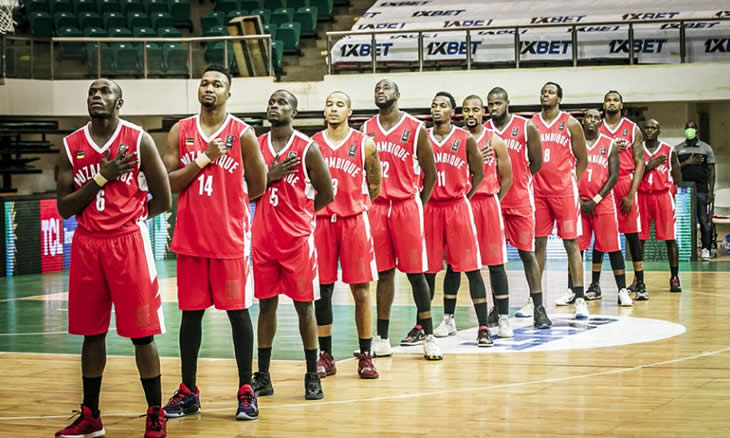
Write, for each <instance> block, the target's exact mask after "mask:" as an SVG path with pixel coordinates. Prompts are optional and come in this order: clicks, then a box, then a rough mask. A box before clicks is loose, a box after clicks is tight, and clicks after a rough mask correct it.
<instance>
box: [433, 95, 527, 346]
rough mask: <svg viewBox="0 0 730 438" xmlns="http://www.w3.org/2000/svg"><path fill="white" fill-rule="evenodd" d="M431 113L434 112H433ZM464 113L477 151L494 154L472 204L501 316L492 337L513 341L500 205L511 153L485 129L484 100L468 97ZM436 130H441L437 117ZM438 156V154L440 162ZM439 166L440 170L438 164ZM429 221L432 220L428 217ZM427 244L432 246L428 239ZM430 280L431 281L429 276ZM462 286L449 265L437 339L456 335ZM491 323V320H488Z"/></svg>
mask: <svg viewBox="0 0 730 438" xmlns="http://www.w3.org/2000/svg"><path fill="white" fill-rule="evenodd" d="M431 111H432V112H433V109H432V110H431ZM462 113H463V115H464V125H465V126H466V128H467V129H468V130H469V133H470V134H471V135H472V137H473V138H474V139H475V142H476V147H477V149H478V150H479V151H482V153H483V154H484V153H486V152H491V153H490V154H489V156H488V157H486V158H483V159H482V160H480V161H482V162H483V168H484V179H483V180H482V182H481V184H478V185H474V181H472V188H473V187H477V189H476V191H474V190H471V191H470V192H469V193H470V194H472V193H473V195H472V197H471V198H470V204H471V208H472V211H473V214H474V222H475V225H476V233H477V241H478V243H479V250H480V257H481V261H482V265H487V266H488V267H489V279H490V281H491V284H492V298H493V299H494V303H495V307H494V309H496V310H495V311H494V314H495V316H496V315H498V316H497V318H498V322H497V324H495V325H494V327H493V330H491V331H490V333H489V334H490V335H492V334H494V335H499V337H500V338H509V337H512V336H514V334H513V332H512V329H511V327H510V323H509V317H508V313H509V301H508V299H509V295H508V294H509V287H508V283H507V272H506V271H505V269H504V264H505V263H507V247H506V243H505V239H504V222H503V220H502V210H501V208H500V204H499V201H500V198H504V195H506V194H507V191H508V190H509V188H510V186H511V184H512V165H511V163H510V158H509V152H507V147H506V146H505V145H504V142H503V141H502V139H501V138H499V137H498V136H497V135H495V134H494V132H493V131H491V130H489V129H487V128H485V127H484V126H483V125H482V123H483V117H484V102H483V101H482V99H481V98H480V97H479V96H477V95H471V96H468V97H467V98H466V99H464V102H463V104H462ZM434 126H435V127H436V126H437V124H436V117H435V116H434ZM467 144H468V143H467ZM434 150H436V145H434ZM438 156H439V155H438V154H436V157H437V158H438ZM470 164H471V162H470ZM436 165H437V166H439V162H438V160H437V164H436ZM472 180H473V177H472ZM440 189H441V187H440V186H437V187H436V190H435V191H434V196H436V195H435V192H436V191H438V190H440ZM426 217H427V218H428V216H426ZM459 234H460V233H458V232H457V231H456V230H453V229H450V230H449V233H448V234H447V238H449V237H452V236H453V235H459ZM462 235H464V234H462ZM426 241H427V242H428V239H426ZM467 275H468V274H467ZM426 279H427V280H428V275H427V276H426ZM480 279H481V277H480ZM472 284H473V282H472V281H471V280H470V282H469V285H470V291H471V285H472ZM477 284H478V283H477ZM460 285H461V274H459V273H458V272H454V270H453V267H452V266H451V265H449V266H448V269H447V271H446V276H445V277H444V320H443V321H442V322H441V324H439V326H438V327H437V328H436V329H435V330H434V335H435V336H439V335H442V336H448V335H450V334H452V333H453V334H456V324H455V322H454V315H453V314H454V310H455V309H456V293H457V292H458V290H459V286H460ZM485 295H486V294H485ZM472 300H473V302H474V307H475V310H476V311H477V316H480V313H479V312H480V311H481V310H482V309H480V308H479V307H478V306H481V303H479V302H478V300H479V298H478V297H477V298H472ZM485 305H486V303H485ZM488 320H489V318H487V321H488ZM480 324H481V323H480ZM477 344H478V345H479V346H481V345H483V344H482V343H479V340H478V342H477Z"/></svg>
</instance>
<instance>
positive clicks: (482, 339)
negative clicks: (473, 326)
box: [477, 326, 494, 347]
mask: <svg viewBox="0 0 730 438" xmlns="http://www.w3.org/2000/svg"><path fill="white" fill-rule="evenodd" d="M493 346H494V341H493V340H492V337H491V336H489V329H487V328H486V327H484V326H481V327H479V331H478V332H477V347H493Z"/></svg>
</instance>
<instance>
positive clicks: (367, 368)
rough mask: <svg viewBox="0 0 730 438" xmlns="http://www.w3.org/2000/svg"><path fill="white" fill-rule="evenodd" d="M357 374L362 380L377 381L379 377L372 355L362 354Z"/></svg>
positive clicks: (358, 362)
mask: <svg viewBox="0 0 730 438" xmlns="http://www.w3.org/2000/svg"><path fill="white" fill-rule="evenodd" d="M357 374H358V375H359V376H360V378H361V379H377V378H378V377H379V374H378V370H376V369H375V365H373V358H372V357H370V353H360V355H359V356H358V357H357Z"/></svg>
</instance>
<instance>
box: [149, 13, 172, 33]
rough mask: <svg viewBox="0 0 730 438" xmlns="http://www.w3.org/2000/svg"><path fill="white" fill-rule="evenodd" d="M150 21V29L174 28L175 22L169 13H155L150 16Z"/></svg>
mask: <svg viewBox="0 0 730 438" xmlns="http://www.w3.org/2000/svg"><path fill="white" fill-rule="evenodd" d="M150 21H151V22H152V27H154V28H155V29H159V28H161V27H175V20H173V19H172V15H170V13H169V12H155V13H154V14H150Z"/></svg>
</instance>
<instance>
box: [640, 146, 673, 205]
mask: <svg viewBox="0 0 730 438" xmlns="http://www.w3.org/2000/svg"><path fill="white" fill-rule="evenodd" d="M643 146H644V164H649V160H651V159H652V158H654V157H658V156H659V155H666V157H667V159H666V161H665V162H664V163H663V164H660V165H659V166H657V167H655V168H653V169H651V170H650V171H648V172H646V174H645V175H644V178H642V179H641V183H640V184H639V191H640V192H648V193H651V192H663V191H665V190H670V189H672V188H673V187H674V179H673V178H672V150H673V148H672V147H671V146H670V145H668V144H666V143H664V142H663V141H660V142H659V147H658V148H656V149H655V150H654V152H653V153H652V152H649V149H647V147H646V142H644V143H643Z"/></svg>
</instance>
